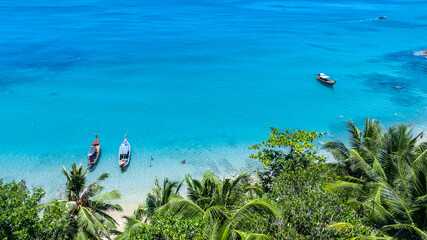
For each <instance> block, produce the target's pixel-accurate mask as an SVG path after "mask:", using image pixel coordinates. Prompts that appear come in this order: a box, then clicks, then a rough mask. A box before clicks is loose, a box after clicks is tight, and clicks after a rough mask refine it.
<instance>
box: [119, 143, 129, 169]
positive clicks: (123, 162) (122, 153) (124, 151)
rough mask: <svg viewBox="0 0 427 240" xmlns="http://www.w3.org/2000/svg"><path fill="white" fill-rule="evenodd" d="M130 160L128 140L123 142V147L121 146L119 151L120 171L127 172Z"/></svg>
mask: <svg viewBox="0 0 427 240" xmlns="http://www.w3.org/2000/svg"><path fill="white" fill-rule="evenodd" d="M129 160H130V144H129V142H128V140H126V135H125V140H123V142H122V145H120V149H119V165H120V169H122V170H126V168H127V166H128V164H129Z"/></svg>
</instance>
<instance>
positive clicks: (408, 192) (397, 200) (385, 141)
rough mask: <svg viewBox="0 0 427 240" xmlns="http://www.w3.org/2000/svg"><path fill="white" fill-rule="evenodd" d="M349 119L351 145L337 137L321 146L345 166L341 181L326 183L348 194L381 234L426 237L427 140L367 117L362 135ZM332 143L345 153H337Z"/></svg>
mask: <svg viewBox="0 0 427 240" xmlns="http://www.w3.org/2000/svg"><path fill="white" fill-rule="evenodd" d="M348 125H349V132H350V142H351V148H350V149H349V148H346V147H345V146H344V147H342V146H343V144H340V143H337V142H334V143H330V144H327V146H326V147H327V149H328V150H329V151H330V152H332V153H333V154H334V155H336V156H337V159H338V161H339V164H341V166H344V168H345V170H346V171H343V173H344V179H343V181H336V182H335V183H333V184H330V185H329V186H328V187H327V189H328V190H329V191H331V192H335V193H340V194H345V195H346V196H348V197H349V198H350V199H351V201H352V203H353V206H355V207H356V209H358V210H359V211H361V212H362V211H364V212H367V213H369V218H370V220H371V221H372V222H373V223H374V224H375V226H377V227H378V228H380V229H381V230H382V233H383V234H384V235H386V236H387V235H388V236H391V237H393V238H397V239H427V234H426V231H427V215H426V212H427V205H426V201H425V199H426V196H427V177H426V176H427V175H426V172H427V158H426V153H427V144H426V143H421V144H418V145H417V139H418V138H419V137H420V135H421V133H419V134H418V135H416V136H415V135H414V134H413V130H412V128H408V127H407V126H405V125H396V126H393V127H391V128H389V129H388V130H387V131H382V127H381V126H380V125H379V122H375V121H373V120H369V119H367V120H366V126H365V130H364V134H363V135H362V133H361V131H360V130H358V128H357V127H356V126H354V124H353V123H352V122H349V123H348ZM372 129H374V130H372ZM337 146H341V147H340V148H339V149H344V150H345V149H347V150H345V152H347V154H342V155H341V154H337V153H338V152H339V151H341V150H338V148H337ZM341 152H344V151H341ZM338 230H339V229H338Z"/></svg>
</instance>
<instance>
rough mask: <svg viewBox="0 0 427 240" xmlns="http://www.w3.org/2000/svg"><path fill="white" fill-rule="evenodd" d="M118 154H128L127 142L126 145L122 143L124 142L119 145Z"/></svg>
mask: <svg viewBox="0 0 427 240" xmlns="http://www.w3.org/2000/svg"><path fill="white" fill-rule="evenodd" d="M119 154H120V155H122V154H129V144H127V145H124V144H122V145H120V149H119Z"/></svg>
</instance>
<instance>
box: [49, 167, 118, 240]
mask: <svg viewBox="0 0 427 240" xmlns="http://www.w3.org/2000/svg"><path fill="white" fill-rule="evenodd" d="M63 173H64V175H65V177H66V179H67V182H66V186H67V189H66V191H65V193H66V199H63V200H53V201H51V202H49V203H47V204H45V205H44V206H43V208H44V209H45V212H47V213H48V216H49V214H52V212H55V211H56V210H57V209H60V210H62V213H60V214H59V215H60V218H58V219H57V224H61V223H63V222H67V223H68V226H67V227H66V228H65V229H64V231H63V232H62V233H61V232H58V233H57V234H58V235H59V236H67V237H69V238H78V239H101V238H107V239H110V231H112V230H115V229H116V224H117V222H116V221H115V220H114V219H113V218H112V217H111V216H109V215H108V214H107V213H106V212H107V211H122V208H121V207H120V205H118V204H114V203H111V202H109V200H115V199H119V198H120V193H119V192H118V191H117V190H114V191H111V192H107V193H102V194H101V191H102V189H103V188H102V187H101V186H100V185H99V182H100V181H103V180H104V179H106V178H107V177H108V174H107V173H104V174H102V175H101V176H100V177H98V179H97V180H95V181H94V182H93V183H91V184H89V185H88V186H86V174H87V169H86V170H83V166H82V165H81V164H80V166H76V164H73V165H72V166H71V170H70V172H67V170H66V169H65V168H63ZM53 216H55V215H53Z"/></svg>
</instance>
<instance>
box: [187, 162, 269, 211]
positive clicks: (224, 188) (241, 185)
mask: <svg viewBox="0 0 427 240" xmlns="http://www.w3.org/2000/svg"><path fill="white" fill-rule="evenodd" d="M249 178H250V176H249V175H248V174H246V173H240V174H238V175H237V176H236V177H233V178H224V179H220V178H219V177H217V176H215V174H213V173H212V172H211V171H210V170H207V171H206V172H205V173H204V174H203V177H202V179H201V180H198V179H193V178H192V177H191V175H189V174H187V175H186V176H185V181H186V183H187V196H188V198H189V199H190V200H191V201H193V202H194V203H196V204H197V205H198V206H199V207H200V208H202V209H203V210H206V209H207V208H209V207H210V206H214V205H221V206H235V205H239V203H240V202H241V201H242V200H244V198H243V196H244V195H245V194H246V193H247V192H250V191H254V192H256V193H257V194H258V195H262V190H260V189H258V188H256V186H251V184H250V179H249Z"/></svg>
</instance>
